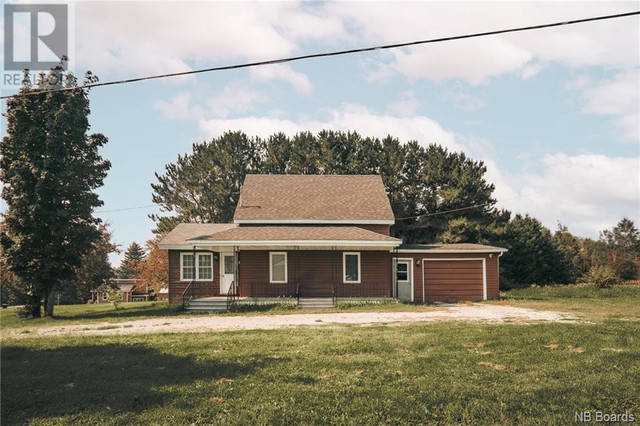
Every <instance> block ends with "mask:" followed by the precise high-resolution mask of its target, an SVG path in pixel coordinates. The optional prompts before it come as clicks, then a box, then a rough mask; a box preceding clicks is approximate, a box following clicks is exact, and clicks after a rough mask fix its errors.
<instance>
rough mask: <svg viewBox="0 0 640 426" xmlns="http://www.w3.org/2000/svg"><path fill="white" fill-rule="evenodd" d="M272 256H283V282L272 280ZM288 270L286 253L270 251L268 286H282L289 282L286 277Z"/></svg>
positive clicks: (287, 276)
mask: <svg viewBox="0 0 640 426" xmlns="http://www.w3.org/2000/svg"><path fill="white" fill-rule="evenodd" d="M274 254H276V255H277V254H283V255H284V281H275V280H274V279H273V262H272V259H273V255H274ZM288 269H289V261H288V256H287V252H286V251H270V252H269V283H270V284H283V283H288V282H289V280H288V278H289V275H288V272H289V271H288Z"/></svg>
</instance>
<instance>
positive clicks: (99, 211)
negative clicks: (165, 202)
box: [95, 204, 160, 213]
mask: <svg viewBox="0 0 640 426" xmlns="http://www.w3.org/2000/svg"><path fill="white" fill-rule="evenodd" d="M151 207H160V206H158V205H157V204H149V205H147V206H137V207H125V208H123V209H113V210H98V211H97V212H95V213H113V212H123V211H127V210H140V209H149V208H151Z"/></svg>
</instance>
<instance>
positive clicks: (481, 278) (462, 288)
mask: <svg viewBox="0 0 640 426" xmlns="http://www.w3.org/2000/svg"><path fill="white" fill-rule="evenodd" d="M423 262H424V268H423V269H424V287H425V293H426V294H425V296H426V299H427V300H428V301H439V302H444V301H447V300H485V299H486V298H487V297H486V284H487V283H486V277H485V269H486V268H485V266H484V262H485V261H484V259H428V258H424V259H423Z"/></svg>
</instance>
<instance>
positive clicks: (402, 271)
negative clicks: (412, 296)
mask: <svg viewBox="0 0 640 426" xmlns="http://www.w3.org/2000/svg"><path fill="white" fill-rule="evenodd" d="M396 277H397V279H398V281H399V282H405V283H406V282H408V281H409V263H408V262H398V264H397V265H396Z"/></svg>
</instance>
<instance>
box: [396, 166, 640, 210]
mask: <svg viewBox="0 0 640 426" xmlns="http://www.w3.org/2000/svg"><path fill="white" fill-rule="evenodd" d="M638 167H640V166H633V167H629V168H628V169H622V170H618V171H616V172H613V173H609V174H606V175H601V176H598V177H594V178H591V179H583V180H579V181H576V182H571V183H568V184H566V185H560V186H554V187H551V188H547V189H542V190H540V191H535V192H530V193H529V194H526V195H517V196H515V197H511V198H504V199H502V200H496V201H495V202H488V203H482V204H475V205H473V206H467V207H460V208H458V209H452V210H445V211H441V212H434V213H425V214H419V215H415V216H407V217H399V218H397V219H396V220H407V219H419V218H422V217H431V216H439V215H442V214H447V213H455V212H460V211H465V210H472V209H479V208H481V207H486V206H490V205H493V204H498V203H504V202H505V201H512V200H517V199H518V198H527V197H529V196H531V195H535V194H540V193H543V192H549V191H555V190H556V189H560V188H566V187H567V186H573V185H578V184H581V183H585V182H589V181H592V180H596V179H602V178H604V177H608V176H611V175H615V174H618V173H621V172H626V171H629V170H632V169H637V168H638Z"/></svg>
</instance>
